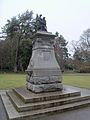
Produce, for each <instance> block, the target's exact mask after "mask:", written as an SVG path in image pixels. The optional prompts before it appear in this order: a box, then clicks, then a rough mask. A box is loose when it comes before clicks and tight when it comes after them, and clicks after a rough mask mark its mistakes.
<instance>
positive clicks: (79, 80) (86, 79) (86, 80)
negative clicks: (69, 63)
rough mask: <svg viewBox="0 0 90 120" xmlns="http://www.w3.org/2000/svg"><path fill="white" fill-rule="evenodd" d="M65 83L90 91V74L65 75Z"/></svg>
mask: <svg viewBox="0 0 90 120" xmlns="http://www.w3.org/2000/svg"><path fill="white" fill-rule="evenodd" d="M63 83H64V84H66V85H72V86H77V87H82V88H87V89H90V73H88V74H85V73H76V74H75V73H73V74H64V75H63Z"/></svg>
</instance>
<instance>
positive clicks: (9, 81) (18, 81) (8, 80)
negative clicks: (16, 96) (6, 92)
mask: <svg viewBox="0 0 90 120" xmlns="http://www.w3.org/2000/svg"><path fill="white" fill-rule="evenodd" d="M25 79H26V75H25V74H18V73H17V74H14V73H4V74H0V89H9V88H13V87H20V86H24V85H25V83H26V81H25Z"/></svg>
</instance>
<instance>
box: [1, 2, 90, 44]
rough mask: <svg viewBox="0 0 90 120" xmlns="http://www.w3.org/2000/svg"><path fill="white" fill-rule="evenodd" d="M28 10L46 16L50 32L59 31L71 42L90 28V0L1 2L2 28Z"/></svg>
mask: <svg viewBox="0 0 90 120" xmlns="http://www.w3.org/2000/svg"><path fill="white" fill-rule="evenodd" d="M27 9H28V10H29V11H31V10H33V12H34V14H36V13H38V14H42V15H43V16H45V17H46V20H47V29H48V31H49V32H52V33H55V32H56V31H58V32H59V33H60V34H61V35H63V36H64V37H65V39H66V40H67V41H69V42H70V41H72V40H79V37H80V35H81V34H82V33H83V31H84V30H86V29H87V28H90V0H0V28H1V27H2V26H4V25H5V23H6V20H7V19H10V18H12V17H13V16H16V15H18V14H19V13H24V12H25V11H26V10H27ZM0 31H1V30H0Z"/></svg>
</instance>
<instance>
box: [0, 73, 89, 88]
mask: <svg viewBox="0 0 90 120" xmlns="http://www.w3.org/2000/svg"><path fill="white" fill-rule="evenodd" d="M63 83H64V84H67V85H72V86H77V87H83V88H88V89H90V74H77V73H76V74H75V73H74V74H63ZM25 84H26V75H25V74H20V73H18V74H14V73H4V74H0V89H9V88H13V87H21V86H25Z"/></svg>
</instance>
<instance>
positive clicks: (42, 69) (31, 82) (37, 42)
mask: <svg viewBox="0 0 90 120" xmlns="http://www.w3.org/2000/svg"><path fill="white" fill-rule="evenodd" d="M54 38H55V35H53V34H52V33H49V32H43V31H41V32H40V31H38V32H37V33H35V35H34V36H33V37H32V39H33V50H32V57H31V59H30V63H29V65H28V68H27V70H26V72H27V88H28V89H30V90H32V91H33V92H45V91H56V90H62V88H63V86H62V76H61V71H60V67H59V65H58V63H57V61H56V58H55V54H54V47H53V42H54Z"/></svg>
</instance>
